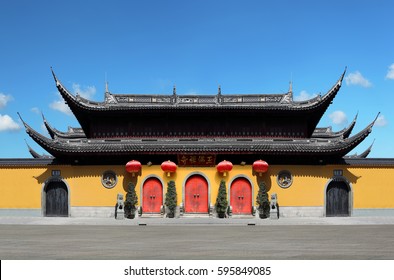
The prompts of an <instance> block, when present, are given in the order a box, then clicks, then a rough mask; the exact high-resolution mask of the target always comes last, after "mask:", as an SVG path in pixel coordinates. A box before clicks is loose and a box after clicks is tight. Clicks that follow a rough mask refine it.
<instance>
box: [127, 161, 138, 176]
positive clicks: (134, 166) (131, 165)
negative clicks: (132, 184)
mask: <svg viewBox="0 0 394 280" xmlns="http://www.w3.org/2000/svg"><path fill="white" fill-rule="evenodd" d="M140 170H141V162H139V161H137V160H131V161H129V162H128V163H126V171H127V172H129V173H131V175H132V176H133V177H134V175H135V173H139V172H140Z"/></svg>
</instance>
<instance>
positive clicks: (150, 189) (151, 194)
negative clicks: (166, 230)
mask: <svg viewBox="0 0 394 280" xmlns="http://www.w3.org/2000/svg"><path fill="white" fill-rule="evenodd" d="M142 192H143V195H142V213H160V208H161V206H162V205H163V186H162V185H161V182H160V181H159V180H158V179H156V178H149V179H147V180H146V181H145V182H144V186H143V190H142Z"/></svg>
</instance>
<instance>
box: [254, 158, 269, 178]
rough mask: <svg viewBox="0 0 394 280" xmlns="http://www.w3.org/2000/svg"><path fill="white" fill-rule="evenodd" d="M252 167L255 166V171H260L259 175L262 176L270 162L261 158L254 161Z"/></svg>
mask: <svg viewBox="0 0 394 280" xmlns="http://www.w3.org/2000/svg"><path fill="white" fill-rule="evenodd" d="M252 167H253V171H254V172H257V173H259V176H261V175H262V173H265V172H267V170H268V163H267V162H265V161H264V160H261V159H260V160H256V161H255V162H253V165H252Z"/></svg>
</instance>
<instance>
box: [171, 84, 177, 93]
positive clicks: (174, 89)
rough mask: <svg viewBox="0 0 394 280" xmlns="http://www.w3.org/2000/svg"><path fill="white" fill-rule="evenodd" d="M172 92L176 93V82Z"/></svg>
mask: <svg viewBox="0 0 394 280" xmlns="http://www.w3.org/2000/svg"><path fill="white" fill-rule="evenodd" d="M172 94H173V95H176V84H174V86H173V88H172Z"/></svg>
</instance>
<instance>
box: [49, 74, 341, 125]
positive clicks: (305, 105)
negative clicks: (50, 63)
mask: <svg viewBox="0 0 394 280" xmlns="http://www.w3.org/2000/svg"><path fill="white" fill-rule="evenodd" d="M345 71H346V70H345ZM52 74H53V77H54V79H55V82H56V86H57V88H58V91H59V92H60V94H61V96H62V97H63V99H64V100H65V101H66V103H67V104H68V106H69V107H70V109H71V111H72V112H73V113H74V115H76V117H77V119H78V115H79V114H81V113H82V112H79V110H81V111H90V112H113V111H133V110H138V111H141V110H182V109H187V110H190V109H195V110H202V109H203V110H209V109H214V110H216V109H218V108H220V109H225V110H231V109H235V110H238V109H242V110H265V111H283V110H286V111H289V112H291V111H308V110H315V109H316V108H318V107H320V106H323V105H324V104H325V103H328V104H329V103H330V102H331V101H332V99H333V98H334V97H335V95H336V94H337V92H338V91H339V88H340V87H341V84H342V80H343V77H344V74H345V72H344V73H343V74H342V75H341V77H340V78H339V80H338V81H337V82H336V84H335V85H334V86H333V87H332V88H331V89H330V90H329V91H328V92H327V93H326V94H325V95H323V96H321V97H320V96H319V97H316V98H313V99H310V100H308V101H303V102H296V101H293V100H291V101H290V102H288V103H270V102H267V103H254V102H250V103H244V104H240V103H234V104H223V103H215V104H195V103H193V104H178V103H176V102H175V103H171V104H162V103H140V102H137V103H117V104H110V103H106V102H96V101H91V100H88V99H85V98H83V97H80V96H74V95H73V94H71V93H70V92H69V91H68V90H67V89H66V88H65V87H64V86H63V85H62V83H61V82H60V80H59V79H58V78H57V77H56V75H55V73H54V72H53V70H52ZM288 94H289V93H286V94H277V95H278V96H285V95H288ZM114 96H120V95H116V94H115V95H114ZM125 96H127V95H125ZM135 96H150V97H172V96H173V95H157V94H155V95H147V94H144V95H135ZM193 96H194V95H193ZM193 96H191V97H193ZM212 96H213V95H212ZM221 96H227V97H245V96H265V95H264V94H262V95H250V94H245V95H242V94H239V95H221ZM182 97H190V96H187V95H186V96H182ZM194 97H202V98H203V97H206V95H201V96H199V95H195V96H194ZM125 104H127V105H125ZM323 107H324V106H323ZM82 114H83V113H82Z"/></svg>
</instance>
